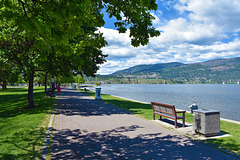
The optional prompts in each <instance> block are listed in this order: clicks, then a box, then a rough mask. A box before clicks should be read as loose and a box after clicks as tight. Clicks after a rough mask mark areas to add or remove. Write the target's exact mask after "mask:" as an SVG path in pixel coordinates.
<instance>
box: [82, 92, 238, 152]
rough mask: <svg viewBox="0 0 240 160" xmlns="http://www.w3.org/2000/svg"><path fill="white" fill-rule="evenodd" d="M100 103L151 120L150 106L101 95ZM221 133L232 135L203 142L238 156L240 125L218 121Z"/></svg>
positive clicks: (188, 118) (189, 121) (187, 115)
mask: <svg viewBox="0 0 240 160" xmlns="http://www.w3.org/2000/svg"><path fill="white" fill-rule="evenodd" d="M86 93H87V94H88V95H90V96H95V93H94V92H86ZM101 97H102V101H104V102H107V103H110V104H113V105H116V106H118V107H120V108H123V109H126V110H128V111H130V112H132V113H134V114H136V115H138V116H140V117H142V118H145V119H148V120H152V118H153V115H152V106H151V105H150V104H143V103H140V102H136V101H131V100H127V99H122V98H119V97H114V96H111V95H106V94H102V95H101ZM185 121H186V122H188V123H193V116H192V114H190V113H186V117H185ZM220 126H221V132H224V133H227V134H230V135H232V136H231V137H224V138H217V139H208V140H205V142H207V143H209V144H212V145H214V146H217V147H220V148H223V149H226V150H228V151H231V152H233V153H235V154H237V155H240V125H239V124H235V123H231V122H228V121H224V120H221V121H220Z"/></svg>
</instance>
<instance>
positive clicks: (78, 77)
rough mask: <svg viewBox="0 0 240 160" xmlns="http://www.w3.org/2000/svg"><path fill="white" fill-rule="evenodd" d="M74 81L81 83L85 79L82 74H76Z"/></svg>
mask: <svg viewBox="0 0 240 160" xmlns="http://www.w3.org/2000/svg"><path fill="white" fill-rule="evenodd" d="M75 82H76V83H81V84H82V83H85V80H84V78H83V77H82V76H79V75H78V76H76V77H75Z"/></svg>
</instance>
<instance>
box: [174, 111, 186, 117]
mask: <svg viewBox="0 0 240 160" xmlns="http://www.w3.org/2000/svg"><path fill="white" fill-rule="evenodd" d="M177 113H182V114H183V118H185V113H186V111H178V112H176V114H177Z"/></svg>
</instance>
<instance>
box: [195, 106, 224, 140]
mask: <svg viewBox="0 0 240 160" xmlns="http://www.w3.org/2000/svg"><path fill="white" fill-rule="evenodd" d="M193 130H194V131H195V133H197V134H202V135H204V136H205V137H210V136H216V135H218V133H219V132H220V111H217V110H211V109H198V110H193Z"/></svg>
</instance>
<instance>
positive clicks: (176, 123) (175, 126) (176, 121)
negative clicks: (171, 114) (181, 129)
mask: <svg viewBox="0 0 240 160" xmlns="http://www.w3.org/2000/svg"><path fill="white" fill-rule="evenodd" d="M175 128H177V119H175Z"/></svg>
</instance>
